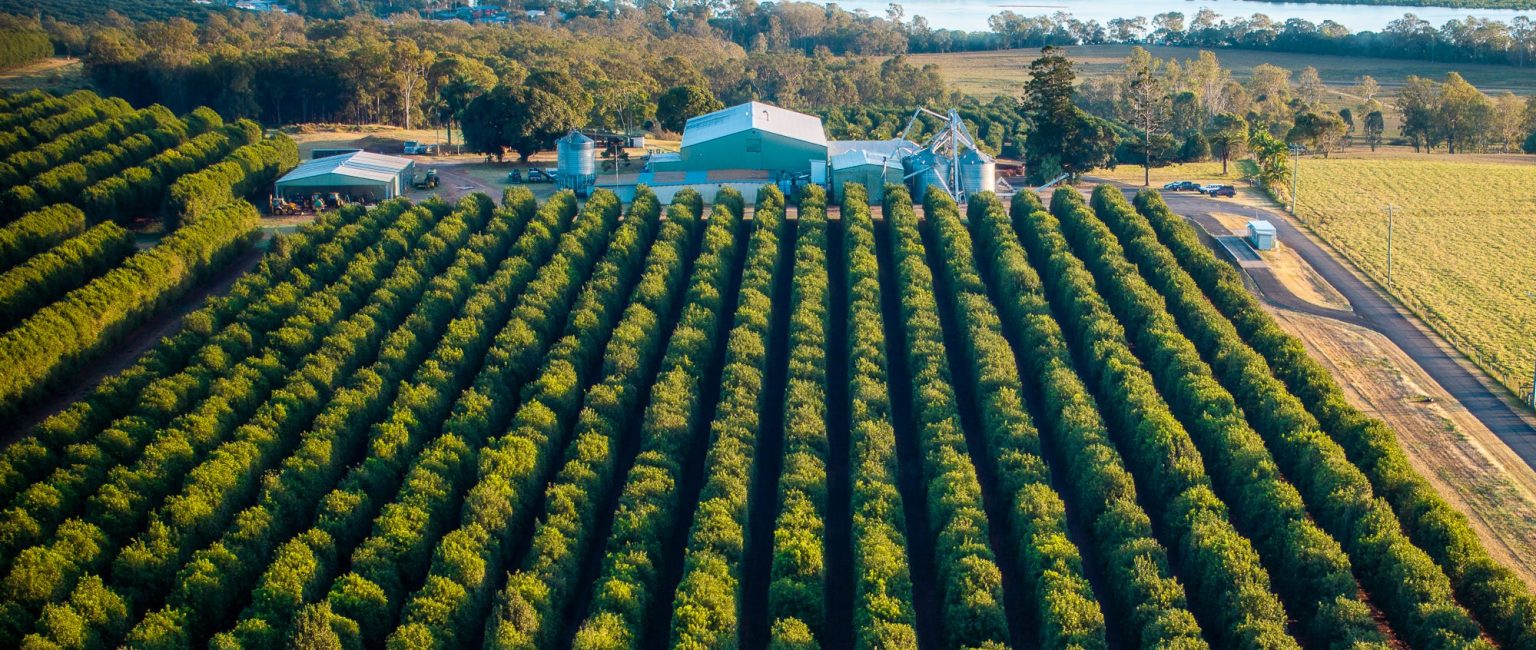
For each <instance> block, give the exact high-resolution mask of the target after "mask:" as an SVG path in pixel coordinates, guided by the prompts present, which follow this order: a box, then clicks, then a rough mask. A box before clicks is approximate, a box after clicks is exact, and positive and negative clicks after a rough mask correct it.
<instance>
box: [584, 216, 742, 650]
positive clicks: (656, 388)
mask: <svg viewBox="0 0 1536 650" xmlns="http://www.w3.org/2000/svg"><path fill="white" fill-rule="evenodd" d="M742 208H743V201H742V198H741V195H740V194H739V193H737V192H735V191H734V190H731V189H729V188H728V187H727V188H722V189H721V190H720V191H719V192H718V193H717V194H716V196H715V204H714V208H713V211H712V212H711V213H710V218H709V222H708V225H707V226H706V228H705V232H704V242H703V248H702V250H701V251H700V252H699V256H698V259H697V261H696V262H695V263H694V265H695V267H696V271H695V273H694V274H693V277H692V279H691V280H690V284H689V287H688V299H687V300H688V301H687V304H686V305H685V306H684V307H683V312H682V315H681V316H680V317H679V318H678V321H677V325H676V327H674V328H673V331H672V338H671V340H670V341H669V342H668V344H667V352H666V355H665V356H664V357H663V358H662V360H661V367H660V369H659V371H658V374H657V377H656V381H655V384H654V385H653V386H652V387H651V401H650V403H649V404H647V405H646V407H645V414H644V416H643V420H642V421H641V423H640V429H639V431H638V434H639V455H638V456H637V457H636V458H635V461H634V466H633V467H632V468H630V470H629V472H628V477H627V479H626V481H625V483H624V486H623V488H622V489H621V491H620V494H619V500H618V508H617V510H616V511H615V512H614V513H613V530H612V532H611V533H610V535H609V537H608V539H607V542H606V544H605V545H604V553H603V559H602V563H601V564H602V568H601V569H600V571H599V574H598V577H597V582H596V585H595V586H594V587H593V589H594V593H593V597H592V605H591V607H590V608H589V610H588V611H587V612H586V613H585V616H584V617H583V621H582V623H581V625H580V628H579V630H578V631H577V632H576V637H575V642H574V646H573V647H574V648H578V649H580V650H590V649H595V648H626V647H627V648H634V647H638V644H639V643H640V641H641V636H642V634H643V633H644V631H645V630H646V629H648V627H649V625H648V624H647V618H646V614H647V612H648V611H649V609H650V607H651V604H652V602H653V601H654V600H655V599H657V598H661V597H663V596H662V595H661V594H660V593H659V591H660V589H661V588H662V587H661V585H660V584H659V583H660V578H661V572H662V571H663V570H664V568H665V567H664V566H663V565H662V564H663V563H662V558H663V557H664V556H666V555H668V553H667V552H666V549H667V548H669V547H670V546H671V545H673V544H682V543H684V540H683V539H682V537H683V536H684V535H685V534H686V531H679V530H678V528H679V525H678V518H679V517H683V516H685V515H686V514H687V513H685V512H684V505H683V503H682V502H681V501H682V496H681V494H679V489H680V486H679V483H680V482H681V481H682V479H683V476H682V474H683V471H684V467H686V466H687V462H686V459H687V458H689V457H690V456H692V455H693V454H694V452H693V450H695V449H699V448H700V447H703V446H705V445H704V444H703V442H702V441H703V436H707V434H708V432H707V431H706V430H705V429H706V427H707V426H708V424H709V423H708V421H706V420H704V419H703V417H702V415H703V413H704V412H705V411H704V409H705V404H704V403H703V402H704V394H705V391H704V382H706V381H708V380H709V378H708V377H706V376H705V373H706V370H707V369H708V368H709V366H711V365H713V361H711V360H712V359H714V358H715V357H716V355H717V354H718V351H719V347H720V345H721V343H722V342H723V340H724V339H725V338H726V334H727V329H728V325H729V323H728V322H727V321H726V320H725V313H726V310H727V309H728V306H727V305H726V304H725V301H726V298H727V297H728V296H729V291H728V289H729V287H730V285H731V282H732V278H733V277H734V276H735V275H736V270H737V269H738V268H739V267H740V263H741V259H742V257H743V255H744V253H745V251H744V250H743V249H744V248H745V246H743V245H742V244H743V242H740V241H738V239H739V238H738V236H737V235H738V233H739V231H740V230H741V228H740V225H741V223H742Z"/></svg>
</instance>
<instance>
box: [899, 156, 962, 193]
mask: <svg viewBox="0 0 1536 650" xmlns="http://www.w3.org/2000/svg"><path fill="white" fill-rule="evenodd" d="M902 165H903V167H905V168H906V171H907V177H908V178H910V179H911V180H912V200H913V201H915V202H921V201H922V200H923V197H925V196H927V195H928V188H929V186H935V185H936V186H938V187H939V188H941V189H943V190H944V191H945V192H948V191H950V187H949V183H947V182H945V180H944V179H945V178H948V177H949V160H947V159H945V158H944V157H943V156H940V155H939V154H937V153H935V152H934V151H933V150H932V149H924V150H922V151H919V152H917V153H915V154H912V155H911V156H908V157H907V158H906V160H903V161H902Z"/></svg>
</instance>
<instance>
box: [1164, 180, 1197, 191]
mask: <svg viewBox="0 0 1536 650" xmlns="http://www.w3.org/2000/svg"><path fill="white" fill-rule="evenodd" d="M1163 189H1165V190H1172V191H1174V192H1183V191H1186V190H1199V189H1200V184H1199V183H1196V182H1194V181H1174V182H1172V183H1168V184H1166V185H1164V186H1163Z"/></svg>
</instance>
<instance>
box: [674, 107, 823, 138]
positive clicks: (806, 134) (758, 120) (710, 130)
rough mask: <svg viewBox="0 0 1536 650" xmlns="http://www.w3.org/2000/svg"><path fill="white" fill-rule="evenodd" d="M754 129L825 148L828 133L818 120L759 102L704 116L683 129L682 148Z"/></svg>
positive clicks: (696, 118) (814, 117) (695, 119)
mask: <svg viewBox="0 0 1536 650" xmlns="http://www.w3.org/2000/svg"><path fill="white" fill-rule="evenodd" d="M752 129H757V130H759V131H767V132H769V133H775V134H778V135H782V136H784V137H786V138H794V139H796V140H803V141H805V142H810V143H813V144H819V145H822V146H826V144H827V133H826V131H824V130H822V128H821V118H819V117H816V116H814V115H806V114H804V113H796V112H794V111H791V110H789V109H785V108H779V107H777V106H774V105H772V104H764V103H762V102H747V103H745V104H741V105H738V106H732V107H730V108H723V109H720V110H718V111H715V112H713V113H705V114H704V115H700V116H698V117H695V118H693V119H690V120H688V123H687V124H685V125H683V144H682V146H684V147H687V146H690V145H695V144H699V143H700V142H708V141H710V140H715V139H717V138H723V137H726V136H728V135H733V134H736V133H741V132H742V131H749V130H752Z"/></svg>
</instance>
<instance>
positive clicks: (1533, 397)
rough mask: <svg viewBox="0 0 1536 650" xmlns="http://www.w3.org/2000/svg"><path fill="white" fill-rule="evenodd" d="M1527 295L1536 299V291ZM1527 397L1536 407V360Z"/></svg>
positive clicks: (1532, 367) (1526, 293) (1532, 406)
mask: <svg viewBox="0 0 1536 650" xmlns="http://www.w3.org/2000/svg"><path fill="white" fill-rule="evenodd" d="M1525 295H1526V296H1529V297H1530V299H1531V300H1536V291H1527V292H1525ZM1525 398H1526V400H1527V401H1529V402H1530V405H1531V408H1533V409H1536V362H1533V363H1532V364H1531V392H1530V393H1529V394H1528V395H1526V396H1525Z"/></svg>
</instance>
